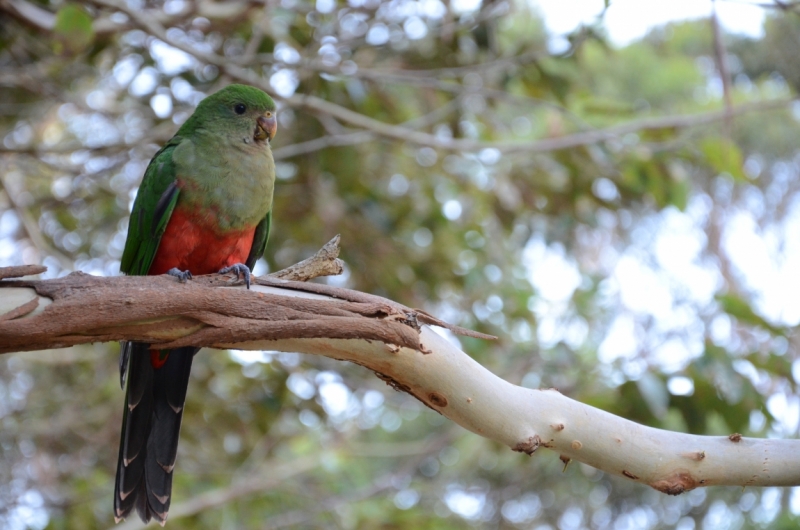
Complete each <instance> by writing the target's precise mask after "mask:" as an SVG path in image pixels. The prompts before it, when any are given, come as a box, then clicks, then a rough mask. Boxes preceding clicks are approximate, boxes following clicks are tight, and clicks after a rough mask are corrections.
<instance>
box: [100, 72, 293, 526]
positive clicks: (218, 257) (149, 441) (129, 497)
mask: <svg viewBox="0 0 800 530" xmlns="http://www.w3.org/2000/svg"><path fill="white" fill-rule="evenodd" d="M276 132H277V115H276V107H275V102H274V101H273V100H272V98H271V97H270V96H268V95H267V94H266V93H265V92H263V91H262V90H260V89H258V88H255V87H252V86H247V85H238V84H232V85H229V86H226V87H225V88H223V89H221V90H219V91H218V92H216V93H214V94H212V95H210V96H208V97H206V98H205V99H203V100H202V101H201V102H200V103H199V104H198V105H197V108H196V109H195V111H194V113H193V114H192V115H191V116H190V117H189V118H188V119H187V120H186V122H184V123H183V125H182V126H181V127H180V128H179V129H178V132H177V133H176V134H175V136H174V137H172V139H170V140H169V141H168V142H167V143H166V144H165V145H164V147H162V148H161V150H159V151H158V152H157V153H156V154H155V156H154V157H153V159H152V160H151V161H150V164H149V165H148V166H147V169H146V170H145V173H144V177H143V179H142V183H141V185H140V186H139V191H138V194H137V196H136V199H135V200H134V203H133V209H132V211H131V215H130V221H129V224H128V236H127V240H126V242H125V248H124V250H123V253H122V258H121V260H120V270H121V271H122V272H123V273H124V274H130V275H160V274H169V275H171V276H175V277H177V278H178V281H182V282H186V281H187V280H191V279H192V275H193V274H212V273H217V272H220V273H229V272H233V273H235V274H236V276H237V278H240V277H243V278H244V280H245V283H246V284H247V288H248V289H249V287H250V273H251V270H252V269H253V266H254V265H255V263H256V260H258V258H259V257H261V256H262V255H263V254H264V251H265V249H266V246H267V239H268V238H269V231H270V224H271V222H272V195H273V188H274V184H275V162H274V159H273V157H272V151H271V148H270V142H271V141H272V138H274V137H275V133H276ZM198 350H199V348H195V347H184V348H176V349H172V350H158V349H151V348H150V345H149V344H145V343H138V342H123V343H122V346H121V354H120V384H121V386H122V387H123V388H124V387H125V381H126V375H127V390H126V392H125V408H124V409H123V419H122V432H121V435H120V444H119V458H118V460H117V475H116V481H115V488H114V519H115V521H116V522H119V521H121V520H122V519H124V518H126V517H127V516H128V515H129V514H130V513H131V511H132V510H133V509H134V508H135V509H136V511H137V513H138V514H139V517H140V518H141V519H142V521H143V522H145V523H147V522H149V521H150V519H151V518H154V519H155V520H156V521H158V522H159V523H161V525H162V526H163V525H164V524H165V523H166V520H167V514H168V511H169V505H170V500H171V495H172V473H173V471H174V468H175V460H176V457H177V452H178V436H179V434H180V426H181V418H182V416H183V406H184V402H185V400H186V391H187V387H188V385H189V372H190V370H191V367H192V359H193V357H194V355H195V354H196V353H197V351H198Z"/></svg>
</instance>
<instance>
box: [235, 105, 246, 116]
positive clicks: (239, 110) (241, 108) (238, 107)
mask: <svg viewBox="0 0 800 530" xmlns="http://www.w3.org/2000/svg"><path fill="white" fill-rule="evenodd" d="M233 110H235V111H236V114H244V113H245V111H246V110H247V107H245V106H244V103H237V104H236V106H235V107H233Z"/></svg>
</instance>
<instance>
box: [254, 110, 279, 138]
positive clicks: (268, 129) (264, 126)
mask: <svg viewBox="0 0 800 530" xmlns="http://www.w3.org/2000/svg"><path fill="white" fill-rule="evenodd" d="M277 131H278V120H277V119H276V118H275V113H274V112H268V113H266V114H263V115H261V116H259V117H258V119H256V132H255V134H254V137H255V139H256V140H270V141H271V140H272V139H273V138H275V133H276V132H277Z"/></svg>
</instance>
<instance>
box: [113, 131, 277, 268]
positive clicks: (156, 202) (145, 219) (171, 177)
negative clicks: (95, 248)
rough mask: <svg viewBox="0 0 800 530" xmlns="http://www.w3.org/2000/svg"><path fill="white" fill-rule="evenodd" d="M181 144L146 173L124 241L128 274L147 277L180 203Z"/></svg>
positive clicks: (152, 163) (157, 159)
mask: <svg viewBox="0 0 800 530" xmlns="http://www.w3.org/2000/svg"><path fill="white" fill-rule="evenodd" d="M180 142H181V138H180V137H179V136H176V137H174V138H172V139H171V140H170V141H169V142H167V144H166V145H165V146H164V147H163V148H162V149H161V150H160V151H159V152H158V153H156V156H154V157H153V159H152V160H151V161H150V164H149V165H148V166H147V169H146V170H145V172H144V178H143V179H142V184H141V186H139V193H138V195H137V196H136V200H135V201H134V203H133V211H132V212H131V219H130V222H129V224H128V239H127V240H126V241H125V250H124V251H123V252H122V262H121V264H120V267H119V268H120V270H121V271H122V272H124V273H125V274H132V275H135V276H142V275H145V274H147V272H148V271H149V270H150V265H152V263H153V258H155V255H156V250H158V244H159V243H160V242H161V236H162V235H164V230H165V229H166V228H167V222H168V221H169V218H170V216H171V215H172V210H174V209H175V203H177V202H178V195H179V190H178V186H177V180H176V170H175V162H174V161H173V159H172V152H173V151H174V150H175V147H176V146H177V145H178V144H179V143H180ZM259 226H260V225H259ZM267 231H269V228H268V229H267ZM262 252H263V250H262Z"/></svg>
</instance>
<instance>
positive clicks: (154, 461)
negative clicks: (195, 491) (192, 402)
mask: <svg viewBox="0 0 800 530" xmlns="http://www.w3.org/2000/svg"><path fill="white" fill-rule="evenodd" d="M197 350H198V348H178V349H175V350H170V351H169V352H166V351H164V352H155V351H153V352H152V355H151V351H150V348H149V346H148V345H147V344H142V343H138V342H134V343H125V344H123V353H122V360H121V362H120V373H121V377H122V380H123V381H124V379H125V367H126V365H127V366H128V370H127V372H128V391H127V393H126V394H125V412H124V416H123V419H122V435H121V438H120V443H119V460H118V461H117V480H116V486H115V489H114V517H115V519H116V520H117V522H119V521H120V520H122V519H124V518H125V517H127V516H128V515H129V514H130V513H131V510H133V508H134V507H135V508H136V511H137V512H138V513H139V517H141V519H142V521H144V522H145V523H147V522H149V521H150V518H151V517H152V518H155V519H156V520H157V521H158V522H160V523H161V524H162V525H163V524H164V523H165V522H166V520H167V512H168V511H169V504H170V497H171V495H172V470H173V468H174V467H175V457H176V456H177V453H178V436H179V435H180V430H181V418H182V417H183V405H184V402H185V400H186V388H187V387H188V386H189V372H190V371H191V369H192V358H193V357H194V354H195V353H197ZM165 353H166V354H167V355H166V358H164V355H163V354H165ZM159 354H161V355H159Z"/></svg>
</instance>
